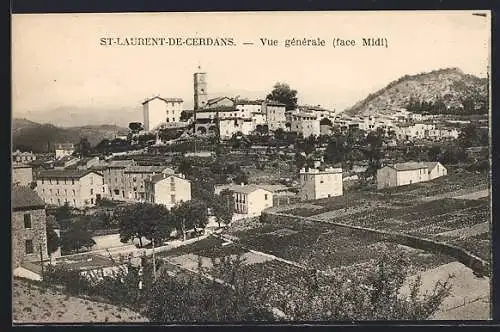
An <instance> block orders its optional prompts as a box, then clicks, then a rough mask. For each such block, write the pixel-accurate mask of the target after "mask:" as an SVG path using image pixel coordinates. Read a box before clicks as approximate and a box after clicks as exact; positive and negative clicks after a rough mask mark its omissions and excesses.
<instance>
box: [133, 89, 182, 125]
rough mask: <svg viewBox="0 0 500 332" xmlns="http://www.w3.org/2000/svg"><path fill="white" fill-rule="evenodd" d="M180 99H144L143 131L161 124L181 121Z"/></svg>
mask: <svg viewBox="0 0 500 332" xmlns="http://www.w3.org/2000/svg"><path fill="white" fill-rule="evenodd" d="M183 103H184V101H183V100H182V99H181V98H161V97H159V96H156V97H153V98H149V99H146V100H145V101H144V102H143V103H142V108H143V116H144V130H146V131H151V130H154V129H156V128H157V127H158V126H160V125H161V124H163V123H168V122H179V121H180V119H181V112H182V105H183Z"/></svg>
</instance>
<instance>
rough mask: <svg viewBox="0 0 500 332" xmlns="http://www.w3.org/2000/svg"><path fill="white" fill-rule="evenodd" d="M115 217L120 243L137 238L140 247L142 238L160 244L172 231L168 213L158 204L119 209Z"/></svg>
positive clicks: (135, 205)
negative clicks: (118, 228) (118, 227)
mask: <svg viewBox="0 0 500 332" xmlns="http://www.w3.org/2000/svg"><path fill="white" fill-rule="evenodd" d="M115 216H116V219H117V220H118V222H119V225H120V241H121V242H123V243H126V242H128V241H129V240H131V239H134V238H138V239H139V244H140V246H141V247H142V246H143V244H142V238H143V237H144V238H146V239H149V240H153V239H154V240H155V241H156V242H157V243H161V242H162V241H164V240H165V239H167V238H168V237H169V236H170V233H171V231H172V230H173V229H174V222H173V218H172V217H171V215H170V212H169V211H168V209H167V208H166V207H165V206H163V205H159V204H150V203H136V204H133V205H129V206H126V207H123V208H121V209H120V210H118V211H117V212H116V214H115Z"/></svg>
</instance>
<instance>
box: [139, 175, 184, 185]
mask: <svg viewBox="0 0 500 332" xmlns="http://www.w3.org/2000/svg"><path fill="white" fill-rule="evenodd" d="M172 176H175V177H177V178H179V179H183V180H186V179H185V178H184V177H183V176H182V175H181V174H165V173H163V174H156V175H153V176H151V178H149V179H146V180H145V181H147V182H151V183H158V182H160V181H162V180H164V179H168V178H170V177H172ZM186 181H189V180H186Z"/></svg>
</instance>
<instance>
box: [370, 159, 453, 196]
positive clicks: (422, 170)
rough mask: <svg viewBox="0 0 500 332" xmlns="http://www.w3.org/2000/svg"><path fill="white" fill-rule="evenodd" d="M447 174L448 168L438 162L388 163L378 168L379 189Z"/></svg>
mask: <svg viewBox="0 0 500 332" xmlns="http://www.w3.org/2000/svg"><path fill="white" fill-rule="evenodd" d="M446 174H447V170H446V168H445V167H444V166H443V165H442V164H441V163H438V162H432V163H423V162H421V163H417V162H407V163H401V164H394V165H387V166H384V167H382V168H380V169H379V170H377V189H382V188H389V187H397V186H404V185H407V184H413V183H419V182H424V181H429V180H432V179H435V178H437V177H440V176H444V175H446Z"/></svg>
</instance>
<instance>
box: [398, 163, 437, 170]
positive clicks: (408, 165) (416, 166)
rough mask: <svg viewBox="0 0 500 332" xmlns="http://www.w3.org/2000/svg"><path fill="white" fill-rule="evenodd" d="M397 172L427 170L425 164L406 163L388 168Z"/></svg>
mask: <svg viewBox="0 0 500 332" xmlns="http://www.w3.org/2000/svg"><path fill="white" fill-rule="evenodd" d="M390 167H392V168H394V169H395V170H397V171H411V170H416V169H422V168H428V165H427V163H417V162H407V163H401V164H394V165H392V166H390Z"/></svg>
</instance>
